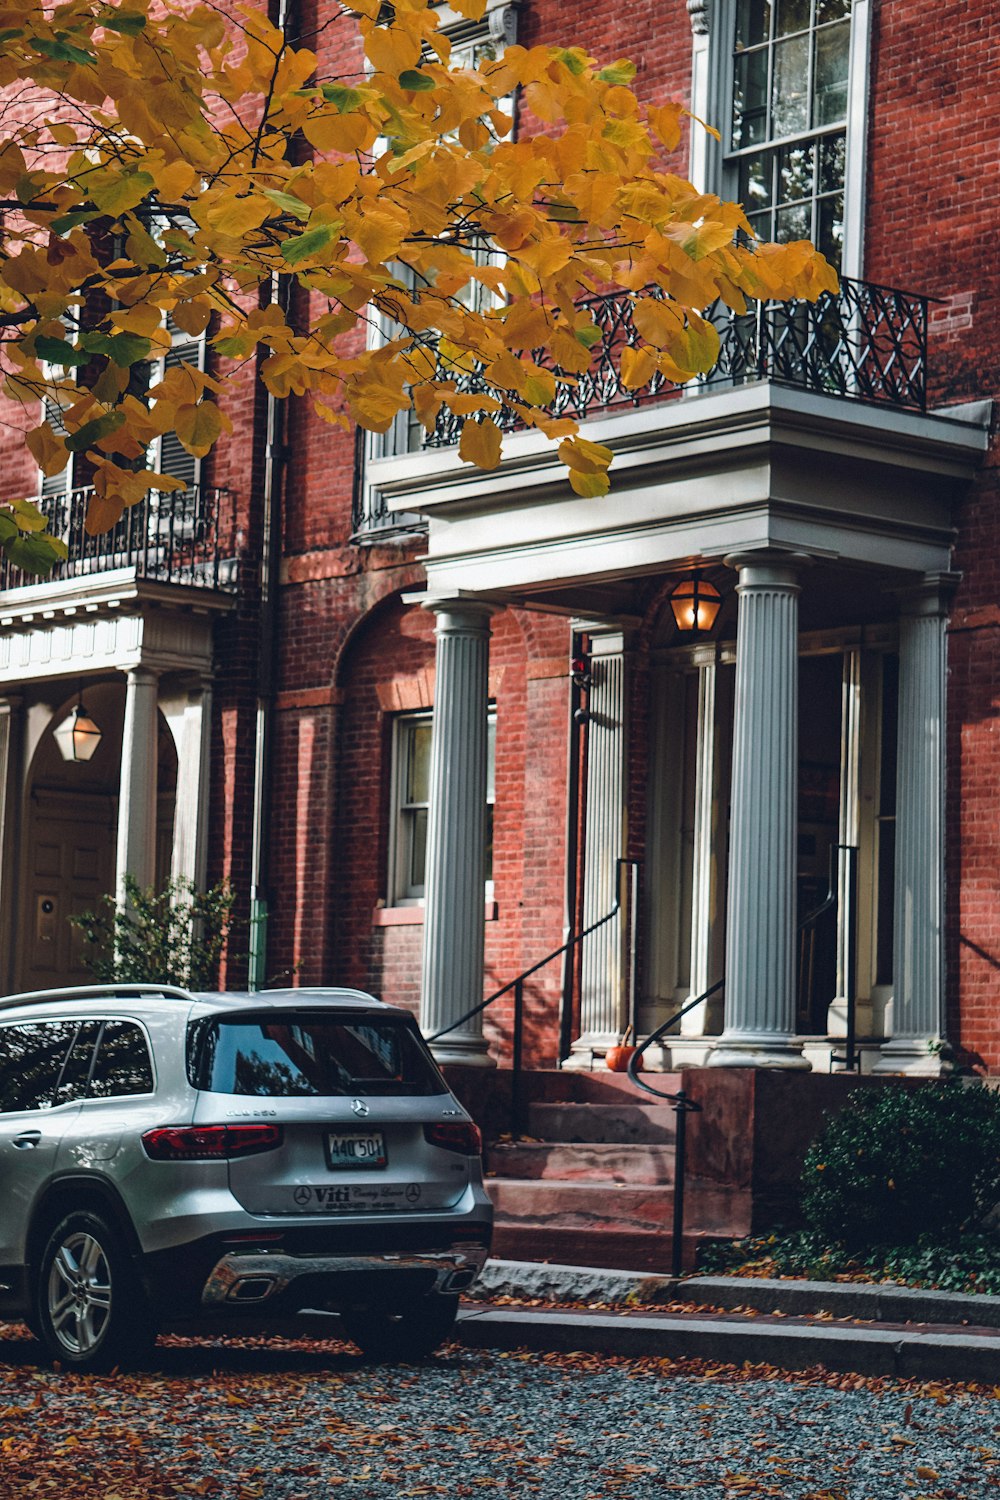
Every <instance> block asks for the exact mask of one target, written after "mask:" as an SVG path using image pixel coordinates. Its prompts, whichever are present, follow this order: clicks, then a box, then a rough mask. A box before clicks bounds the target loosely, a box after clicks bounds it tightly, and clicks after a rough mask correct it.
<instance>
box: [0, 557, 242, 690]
mask: <svg viewBox="0 0 1000 1500" xmlns="http://www.w3.org/2000/svg"><path fill="white" fill-rule="evenodd" d="M193 592H195V591H193V590H180V589H177V588H170V587H169V586H164V585H161V584H151V583H148V582H146V581H144V580H141V579H140V580H137V579H136V578H135V576H134V573H132V572H131V570H124V569H123V570H120V571H119V572H118V573H117V574H110V573H109V574H102V575H100V576H97V577H94V578H84V579H79V578H78V579H70V580H65V581H59V582H56V583H48V584H44V583H43V584H35V585H33V586H31V587H29V588H24V589H11V590H8V591H6V592H5V593H0V684H8V683H9V684H14V683H20V682H30V681H34V680H39V679H43V678H50V677H66V676H75V677H88V676H93V675H95V674H97V673H104V672H108V671H127V670H128V669H129V668H130V667H139V666H142V667H147V668H149V669H150V670H152V671H154V672H157V673H163V672H173V671H182V672H186V673H195V674H198V675H200V676H207V675H208V674H210V673H211V670H212V631H213V624H214V620H215V617H216V615H217V614H218V613H219V610H220V609H226V608H229V607H230V606H231V603H232V601H231V600H230V599H229V598H228V597H226V596H222V595H216V594H214V593H210V592H209V591H208V590H198V591H197V593H198V594H199V597H198V598H197V599H192V597H191V594H192V593H193Z"/></svg>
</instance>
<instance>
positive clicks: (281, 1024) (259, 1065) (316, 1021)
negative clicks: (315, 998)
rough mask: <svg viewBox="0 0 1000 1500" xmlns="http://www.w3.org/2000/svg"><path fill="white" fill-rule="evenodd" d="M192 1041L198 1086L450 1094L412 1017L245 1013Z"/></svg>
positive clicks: (225, 1090) (269, 1094)
mask: <svg viewBox="0 0 1000 1500" xmlns="http://www.w3.org/2000/svg"><path fill="white" fill-rule="evenodd" d="M192 1040H193V1045H194V1047H195V1049H196V1052H197V1057H196V1060H195V1076H196V1078H197V1083H198V1087H199V1088H202V1089H208V1090H209V1091H210V1092H212V1093H217V1094H249V1095H252V1096H254V1097H256V1098H265V1099H267V1098H270V1099H289V1098H303V1097H305V1098H316V1097H327V1098H330V1097H338V1096H339V1097H342V1096H343V1095H344V1094H357V1095H366V1094H367V1095H368V1096H369V1097H370V1096H372V1095H384V1094H442V1093H445V1092H446V1089H445V1084H444V1082H443V1080H442V1078H441V1075H440V1074H439V1073H438V1071H437V1069H436V1068H435V1066H434V1064H433V1062H432V1061H431V1059H430V1057H429V1056H428V1055H427V1052H426V1050H425V1048H424V1047H423V1045H422V1044H421V1042H420V1040H419V1037H418V1036H417V1034H416V1029H415V1027H414V1026H413V1025H412V1024H411V1023H410V1022H407V1021H395V1020H393V1021H382V1020H379V1021H367V1020H366V1021H360V1020H350V1019H348V1018H347V1017H345V1016H343V1015H340V1016H336V1015H332V1016H331V1015H319V1014H316V1013H315V1012H313V1013H312V1014H309V1013H308V1012H306V1013H303V1012H292V1013H291V1014H288V1015H282V1017H281V1019H280V1020H275V1019H274V1017H273V1015H268V1016H267V1017H261V1018H260V1019H253V1018H251V1017H248V1016H242V1017H239V1018H237V1017H234V1018H233V1019H232V1020H228V1019H226V1020H220V1021H214V1022H212V1023H211V1024H210V1025H209V1026H208V1027H207V1029H203V1030H199V1031H197V1032H195V1033H194V1034H193V1038H192ZM189 1045H190V1044H189Z"/></svg>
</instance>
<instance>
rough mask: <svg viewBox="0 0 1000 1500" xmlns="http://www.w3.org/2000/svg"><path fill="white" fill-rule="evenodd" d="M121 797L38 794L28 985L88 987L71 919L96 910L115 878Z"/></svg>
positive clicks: (32, 834) (24, 974)
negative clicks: (116, 799)
mask: <svg viewBox="0 0 1000 1500" xmlns="http://www.w3.org/2000/svg"><path fill="white" fill-rule="evenodd" d="M116 828H117V807H116V801H115V798H113V797H109V796H102V795H99V794H95V793H87V792H83V793H68V792H56V791H41V790H38V791H36V792H35V793H34V794H33V796H32V808H31V826H30V831H29V839H28V850H27V872H26V873H27V879H26V890H25V899H24V903H23V906H22V918H21V977H20V986H21V988H22V989H26V990H31V989H51V988H53V987H55V986H58V985H64V984H86V983H88V982H89V981H90V980H91V979H92V977H93V976H92V975H91V974H90V971H89V970H88V969H86V968H85V967H84V964H83V961H82V950H83V938H82V934H81V933H80V932H79V931H78V929H77V928H75V927H73V926H71V924H70V921H69V918H70V917H71V916H79V915H80V914H81V913H83V912H86V911H95V910H97V908H98V906H99V903H100V900H101V897H102V896H105V895H108V894H110V892H111V891H112V888H113V886H114V878H115V837H116Z"/></svg>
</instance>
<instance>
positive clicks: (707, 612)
mask: <svg viewBox="0 0 1000 1500" xmlns="http://www.w3.org/2000/svg"><path fill="white" fill-rule="evenodd" d="M670 608H671V609H672V610H673V612H674V619H675V620H676V621H677V629H678V630H684V631H690V632H691V633H692V634H695V635H697V634H698V633H699V632H700V631H703V630H711V628H712V626H713V625H714V624H715V620H716V616H717V615H718V613H719V610H720V609H721V608H722V595H721V594H720V593H719V590H718V589H717V588H716V587H715V584H714V583H709V582H708V580H707V579H705V578H702V576H701V574H700V573H692V574H691V577H690V578H684V579H682V580H681V582H680V583H679V584H678V585H677V587H676V588H675V589H674V591H673V593H672V594H671V595H670Z"/></svg>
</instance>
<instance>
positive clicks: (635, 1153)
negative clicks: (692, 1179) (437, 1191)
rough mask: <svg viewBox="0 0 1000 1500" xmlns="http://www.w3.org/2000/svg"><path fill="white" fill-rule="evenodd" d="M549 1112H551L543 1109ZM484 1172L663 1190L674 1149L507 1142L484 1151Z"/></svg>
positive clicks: (669, 1178) (671, 1169) (671, 1168)
mask: <svg viewBox="0 0 1000 1500" xmlns="http://www.w3.org/2000/svg"><path fill="white" fill-rule="evenodd" d="M549 1107H550V1108H551V1107H552V1106H549ZM486 1170H487V1172H488V1173H490V1174H491V1175H493V1176H495V1177H508V1178H519V1179H529V1180H536V1181H545V1180H551V1179H555V1180H561V1181H564V1182H574V1181H586V1182H591V1183H593V1182H613V1183H632V1184H646V1185H648V1186H664V1185H666V1184H669V1183H671V1182H673V1176H674V1149H673V1147H672V1146H650V1145H636V1144H634V1143H630V1144H624V1145H622V1144H618V1143H616V1142H607V1141H601V1142H600V1143H593V1142H588V1143H579V1142H576V1141H573V1142H565V1141H561V1140H559V1139H552V1138H549V1139H547V1140H541V1141H512V1142H509V1143H508V1142H502V1143H500V1144H498V1145H496V1146H490V1148H489V1150H488V1151H487V1154H486Z"/></svg>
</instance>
